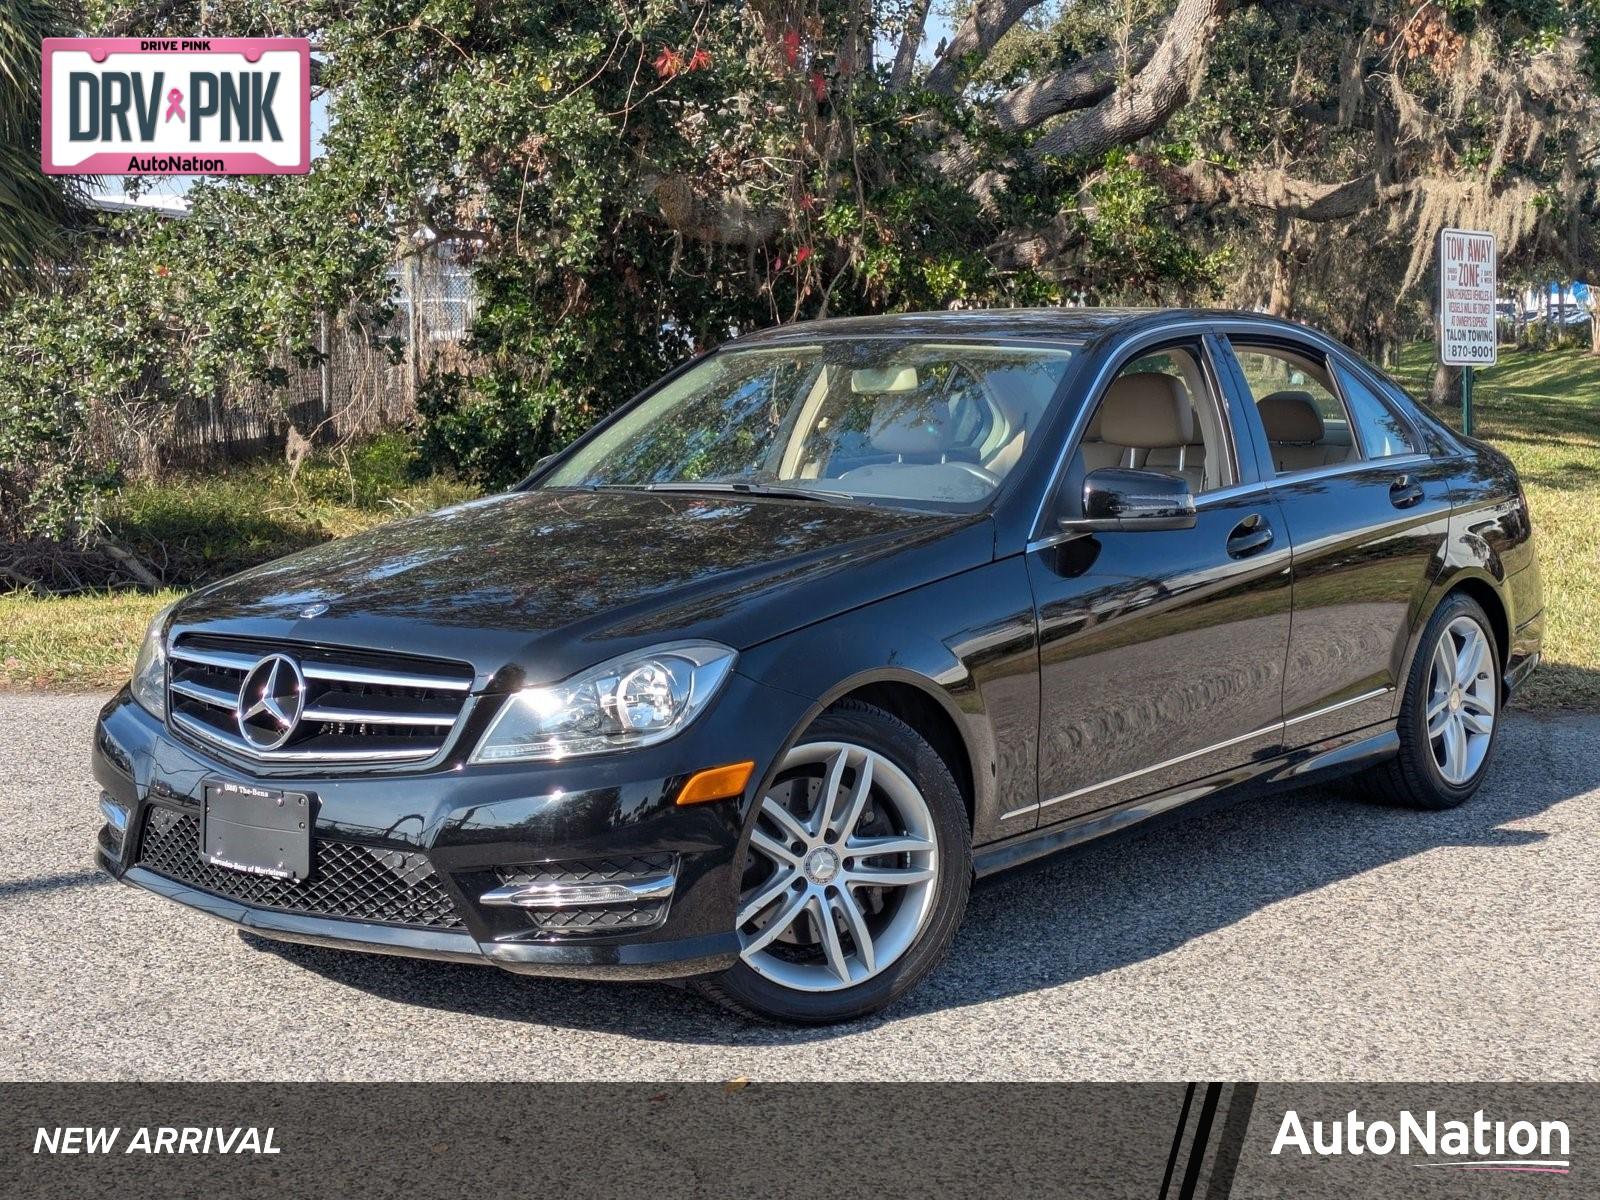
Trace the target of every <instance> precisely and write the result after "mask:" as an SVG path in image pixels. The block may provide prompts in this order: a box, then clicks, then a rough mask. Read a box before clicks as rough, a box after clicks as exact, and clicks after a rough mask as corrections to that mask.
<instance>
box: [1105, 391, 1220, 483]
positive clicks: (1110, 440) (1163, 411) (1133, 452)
mask: <svg viewBox="0 0 1600 1200" xmlns="http://www.w3.org/2000/svg"><path fill="white" fill-rule="evenodd" d="M1097 426H1098V433H1099V438H1100V440H1099V441H1098V442H1095V441H1091V440H1089V438H1088V437H1087V436H1086V437H1085V439H1084V443H1083V446H1082V451H1083V455H1084V469H1085V470H1086V471H1093V470H1095V469H1096V468H1097V467H1112V466H1126V467H1139V468H1143V469H1145V470H1150V471H1161V472H1163V473H1165V474H1168V475H1177V476H1181V477H1182V478H1183V479H1184V480H1186V481H1187V482H1188V484H1189V486H1190V488H1192V489H1193V490H1194V491H1197V492H1198V491H1200V490H1201V489H1202V488H1203V487H1204V486H1205V447H1204V445H1203V444H1202V443H1201V442H1200V438H1199V433H1198V430H1197V428H1196V422H1195V414H1194V404H1193V403H1192V402H1191V401H1190V399H1189V389H1188V388H1186V387H1184V385H1183V380H1181V379H1178V378H1176V377H1175V376H1172V375H1163V374H1160V373H1159V372H1156V371H1135V372H1133V373H1131V374H1128V375H1119V376H1117V378H1116V379H1114V380H1112V381H1111V386H1110V387H1109V388H1107V389H1106V395H1105V399H1104V400H1103V401H1102V402H1101V404H1100V411H1099V412H1098V413H1096V414H1095V419H1094V421H1093V422H1092V423H1091V424H1090V427H1089V430H1090V433H1091V434H1093V433H1095V432H1096V431H1097V430H1096V427H1097ZM1107 460H1109V461H1107Z"/></svg>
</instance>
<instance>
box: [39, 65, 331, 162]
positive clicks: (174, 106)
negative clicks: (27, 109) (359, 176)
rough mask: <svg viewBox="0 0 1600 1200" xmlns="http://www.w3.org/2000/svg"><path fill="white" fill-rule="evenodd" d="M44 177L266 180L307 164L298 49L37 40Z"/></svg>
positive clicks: (306, 88) (304, 83) (305, 91)
mask: <svg viewBox="0 0 1600 1200" xmlns="http://www.w3.org/2000/svg"><path fill="white" fill-rule="evenodd" d="M43 49H44V78H43V92H42V94H43V97H44V102H43V109H44V111H43V130H42V132H43V138H42V145H43V150H42V160H43V167H44V170H45V172H46V173H47V174H52V175H278V174H303V173H304V172H306V171H307V170H309V169H310V165H311V91H310V80H311V74H310V64H311V51H310V43H309V42H307V40H306V39H305V38H46V39H45V40H44V46H43Z"/></svg>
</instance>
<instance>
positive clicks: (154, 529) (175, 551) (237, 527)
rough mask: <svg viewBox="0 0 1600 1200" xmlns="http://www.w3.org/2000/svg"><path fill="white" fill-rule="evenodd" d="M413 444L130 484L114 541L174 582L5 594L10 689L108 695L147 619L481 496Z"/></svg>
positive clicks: (2, 648)
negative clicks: (423, 461)
mask: <svg viewBox="0 0 1600 1200" xmlns="http://www.w3.org/2000/svg"><path fill="white" fill-rule="evenodd" d="M412 469H413V468H412V462H411V450H410V445H409V443H408V441H407V440H406V439H405V438H403V437H400V436H398V435H392V436H386V437H383V438H379V439H377V440H376V441H373V442H370V443H367V444H366V445H363V446H361V447H358V448H354V449H352V450H351V451H350V453H349V455H348V456H344V455H341V456H339V457H338V458H335V459H319V460H313V461H310V462H308V463H306V465H305V467H304V468H303V469H302V470H301V472H300V474H299V476H298V478H297V479H295V480H294V481H293V482H292V483H291V482H290V479H289V472H288V469H287V467H285V466H284V465H283V464H282V463H256V464H251V465H248V466H238V467H233V468H229V469H225V470H222V471H219V472H214V473H208V474H204V475H201V474H189V475H182V476H178V477H174V478H171V479H164V480H161V481H159V482H141V483H135V484H130V485H129V486H127V487H125V488H123V489H122V490H121V491H119V492H118V493H117V494H116V495H115V496H114V497H112V499H111V501H110V503H109V505H108V506H107V510H106V513H105V517H106V522H107V524H108V525H109V526H110V527H111V530H112V532H113V534H114V535H115V536H116V537H117V539H118V540H119V541H121V542H122V543H123V544H124V545H126V546H128V547H129V548H130V549H132V550H133V551H134V552H135V553H136V554H138V556H139V557H140V558H141V559H142V560H144V561H145V562H147V563H149V564H150V565H151V566H152V567H153V568H154V569H155V571H156V572H157V573H158V574H159V576H160V577H161V578H162V579H164V580H166V581H168V582H169V583H171V584H172V585H173V588H172V589H171V590H166V591H162V592H157V593H150V592H135V591H112V592H87V593H83V594H80V595H71V596H58V597H39V596H32V595H19V594H10V595H0V688H7V687H9V688H64V689H90V688H102V687H107V686H111V685H114V684H117V683H120V682H121V681H122V680H123V679H125V678H126V677H127V674H128V668H129V667H130V666H131V665H132V662H133V656H134V655H135V654H136V653H137V652H138V649H139V638H140V635H141V634H142V633H143V631H144V627H145V624H146V622H148V621H149V619H150V617H151V615H152V614H154V613H155V612H156V610H157V609H159V608H161V606H162V605H164V604H166V603H168V602H169V601H170V600H172V599H174V598H176V597H177V596H179V595H182V594H183V593H184V592H186V591H189V590H191V589H193V588H195V587H198V586H200V585H201V584H204V583H208V582H210V581H211V580H214V579H221V578H223V577H225V576H227V575H231V574H233V573H234V572H236V571H242V570H244V569H245V568H246V567H250V566H254V565H256V564H257V563H262V562H267V561H270V560H271V559H274V558H279V557H281V556H283V555H285V554H288V553H291V552H292V551H295V550H301V549H304V548H305V547H307V546H314V545H316V544H317V543H319V542H325V541H328V540H329V539H330V538H336V537H344V536H346V535H347V534H351V533H357V532H359V531H361V530H363V529H369V528H371V527H372V526H374V525H377V524H380V523H381V522H383V521H387V520H392V519H393V518H395V517H397V516H402V515H408V514H411V513H418V512H428V511H431V510H432V509H435V508H440V507H443V506H444V505H446V504H451V503H454V502H455V501H457V500H460V499H464V498H465V497H467V496H470V495H472V494H474V489H472V488H470V487H468V486H467V485H465V484H462V483H459V482H457V481H455V480H452V479H448V478H444V477H439V476H435V477H432V478H429V479H423V480H417V479H415V478H413V477H412Z"/></svg>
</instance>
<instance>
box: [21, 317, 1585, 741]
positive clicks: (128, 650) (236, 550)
mask: <svg viewBox="0 0 1600 1200" xmlns="http://www.w3.org/2000/svg"><path fill="white" fill-rule="evenodd" d="M1432 367H1433V348H1432V347H1431V346H1429V345H1416V346H1411V347H1408V348H1407V350H1406V351H1405V352H1404V354H1403V355H1402V356H1401V362H1400V366H1399V368H1398V369H1397V371H1396V374H1397V375H1398V377H1399V378H1400V379H1401V381H1402V382H1403V383H1405V384H1406V385H1407V386H1408V387H1410V388H1411V389H1412V391H1413V392H1415V393H1417V394H1418V395H1422V394H1424V393H1425V392H1426V391H1427V384H1428V379H1429V377H1430V374H1431V372H1432ZM1476 407H1477V416H1478V433H1479V434H1480V435H1481V436H1484V437H1486V438H1488V440H1490V441H1491V442H1493V443H1494V444H1495V445H1497V446H1499V447H1500V448H1501V449H1503V450H1504V451H1505V452H1506V453H1507V454H1509V455H1510V456H1511V458H1512V459H1513V461H1515V462H1516V464H1517V469H1518V471H1520V472H1521V474H1522V479H1523V482H1524V484H1525V485H1526V487H1527V491H1528V501H1529V503H1530V505H1531V506H1532V508H1533V519H1534V526H1535V530H1536V535H1537V538H1538V546H1539V557H1540V561H1541V563H1542V566H1543V572H1544V592H1545V620H1546V625H1545V665H1544V667H1543V668H1542V669H1541V670H1540V671H1539V672H1538V674H1536V675H1535V676H1534V677H1533V680H1532V681H1531V683H1530V684H1529V685H1528V687H1527V689H1526V691H1525V692H1524V693H1523V695H1522V699H1521V701H1520V703H1521V704H1522V705H1523V706H1525V707H1535V708H1546V709H1550V708H1570V709H1587V710H1589V711H1600V358H1596V357H1591V356H1590V355H1589V354H1587V353H1585V352H1584V351H1582V350H1554V351H1514V352H1510V353H1507V354H1505V355H1504V357H1502V358H1501V360H1500V363H1499V364H1498V365H1497V366H1495V367H1492V368H1489V369H1488V370H1484V371H1480V372H1479V375H1478V387H1477V392H1476ZM1455 419H1456V418H1455V415H1454V414H1451V420H1452V421H1454V420H1455ZM411 473H412V464H411V461H410V450H409V447H408V444H407V442H406V441H405V439H404V438H401V437H398V436H395V437H387V438H381V439H379V440H378V441H376V442H374V443H371V444H369V445H367V446H364V447H362V448H360V449H359V450H356V451H353V452H352V454H351V457H350V460H349V463H348V466H347V465H346V463H345V462H344V461H319V462H314V463H311V464H308V465H307V467H306V468H305V470H304V471H302V472H301V475H300V478H299V479H298V480H297V481H296V483H295V485H294V486H291V485H290V484H289V481H288V474H287V471H286V470H285V469H284V468H283V467H282V466H281V465H279V464H272V465H265V464H264V465H256V466H251V467H245V468H237V469H233V470H229V471H224V472H221V473H217V474H212V475H206V476H193V477H188V478H181V479H175V480H168V481H164V482H161V483H149V484H137V485H134V486H131V487H129V488H127V489H125V490H124V491H123V492H122V493H120V494H119V495H118V496H117V497H116V499H115V501H114V503H113V504H112V506H111V510H110V512H109V513H108V518H109V520H110V522H111V525H112V527H113V529H114V530H115V531H116V533H117V535H118V536H119V537H120V538H121V539H122V540H123V541H124V542H126V543H127V544H128V545H130V546H132V547H133V548H134V549H136V550H137V551H138V552H139V553H140V554H141V556H143V557H145V558H146V559H148V560H149V561H151V562H153V563H155V564H156V566H157V567H158V569H160V570H161V572H162V575H163V578H166V579H169V580H172V581H174V582H175V583H177V584H179V585H181V587H182V588H188V587H193V586H196V585H198V584H200V583H204V582H206V581H207V580H210V579H217V578H221V577H222V576H224V575H228V574H231V573H232V572H234V571H237V570H241V569H242V568H244V567H247V566H251V565H253V564H255V563H258V562H264V561H267V560H268V559H272V558H276V557H278V556H279V555H281V554H287V553H289V552H290V551H292V550H298V549H300V548H302V547H304V546H309V545H313V544H315V543H317V542H321V541H325V540H327V539H328V538H333V537H342V536H344V535H345V534H349V533H354V532H356V531H358V530H361V529H366V528H369V527H370V526H372V525H375V524H377V523H378V522H380V521H384V520H388V519H391V518H392V517H394V516H397V515H400V514H402V513H411V512H425V511H428V510H430V509H433V508H438V507H440V506H442V505H444V504H448V503H451V502H453V501H455V500H458V499H461V498H462V497H464V496H466V495H468V494H470V491H471V489H469V488H467V487H465V486H464V485H462V484H460V483H457V482H454V481H451V480H447V479H432V480H426V481H422V482H418V481H416V480H415V479H413V478H412V477H411ZM177 594H178V592H176V591H173V592H164V593H160V594H153V595H152V594H145V593H136V592H115V593H110V594H105V593H99V594H86V595H80V596H68V597H62V598H56V599H40V598H37V597H32V596H15V595H13V596H0V687H7V686H9V687H23V688H31V687H50V688H100V687H105V686H108V685H112V684H115V683H118V682H120V681H121V680H122V679H123V678H124V677H125V676H126V675H127V672H128V667H129V665H130V663H131V662H132V660H133V655H134V654H135V652H136V651H137V649H138V643H139V635H140V633H141V632H142V630H143V628H144V624H145V622H146V621H147V620H148V619H149V617H150V615H151V614H152V613H154V612H155V611H156V610H157V609H158V608H160V607H161V606H162V605H163V604H165V603H166V602H167V601H168V600H169V599H171V598H172V597H173V596H174V595H177Z"/></svg>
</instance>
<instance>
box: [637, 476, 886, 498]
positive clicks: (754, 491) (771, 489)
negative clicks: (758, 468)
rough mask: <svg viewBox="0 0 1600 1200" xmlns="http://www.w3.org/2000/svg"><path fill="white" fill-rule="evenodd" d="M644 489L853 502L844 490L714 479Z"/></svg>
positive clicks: (664, 484) (649, 484) (647, 486)
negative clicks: (828, 490)
mask: <svg viewBox="0 0 1600 1200" xmlns="http://www.w3.org/2000/svg"><path fill="white" fill-rule="evenodd" d="M644 490H645V491H647V492H713V493H717V494H722V493H731V494H733V495H736V496H770V497H772V498H774V499H777V500H814V501H816V502H817V503H819V504H850V503H853V502H855V497H854V496H850V495H847V494H846V493H844V492H826V491H819V490H817V489H814V488H799V487H784V486H783V485H782V484H770V483H744V482H735V481H726V482H725V481H722V480H714V479H708V480H706V481H704V482H699V483H696V482H692V481H687V480H685V481H674V482H671V483H647V484H645V485H644Z"/></svg>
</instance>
